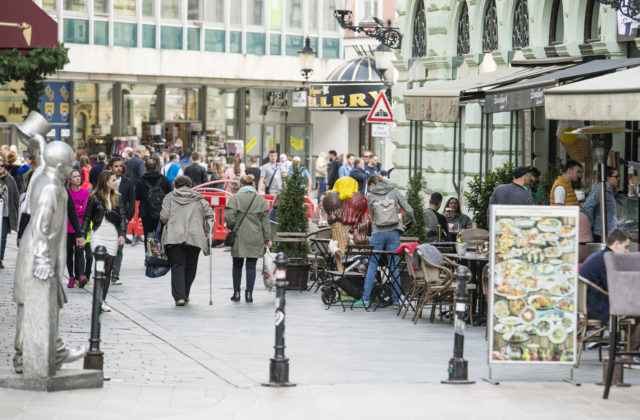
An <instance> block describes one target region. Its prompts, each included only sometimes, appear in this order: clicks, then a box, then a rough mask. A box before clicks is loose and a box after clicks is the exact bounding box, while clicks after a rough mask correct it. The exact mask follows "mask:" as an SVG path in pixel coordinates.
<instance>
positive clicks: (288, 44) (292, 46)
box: [284, 35, 303, 57]
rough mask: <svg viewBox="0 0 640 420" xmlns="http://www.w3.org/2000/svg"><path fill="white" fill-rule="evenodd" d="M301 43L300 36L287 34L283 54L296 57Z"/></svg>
mask: <svg viewBox="0 0 640 420" xmlns="http://www.w3.org/2000/svg"><path fill="white" fill-rule="evenodd" d="M302 43H303V40H302V37H301V36H296V35H287V36H286V40H285V44H284V53H285V55H290V56H293V57H296V56H297V55H298V51H300V50H301V49H302Z"/></svg>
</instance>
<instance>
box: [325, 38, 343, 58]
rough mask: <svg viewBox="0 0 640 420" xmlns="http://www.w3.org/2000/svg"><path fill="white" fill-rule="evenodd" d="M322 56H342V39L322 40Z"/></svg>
mask: <svg viewBox="0 0 640 420" xmlns="http://www.w3.org/2000/svg"><path fill="white" fill-rule="evenodd" d="M322 58H340V40H339V39H337V38H324V39H323V40H322Z"/></svg>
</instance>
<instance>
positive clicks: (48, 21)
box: [0, 0, 58, 53]
mask: <svg viewBox="0 0 640 420" xmlns="http://www.w3.org/2000/svg"><path fill="white" fill-rule="evenodd" d="M0 10H2V13H1V14H0V53H1V52H2V51H3V50H5V49H13V48H18V49H32V48H37V47H47V48H54V47H55V46H56V45H57V43H58V24H57V23H56V21H55V20H53V19H52V18H51V17H50V16H49V15H48V14H47V13H46V12H45V11H44V10H42V9H41V8H40V7H38V5H37V4H35V2H33V1H15V0H0Z"/></svg>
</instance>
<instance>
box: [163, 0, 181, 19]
mask: <svg viewBox="0 0 640 420" xmlns="http://www.w3.org/2000/svg"><path fill="white" fill-rule="evenodd" d="M180 3H181V1H180V0H162V2H161V5H160V11H161V14H162V17H163V18H165V19H180V16H181V13H180Z"/></svg>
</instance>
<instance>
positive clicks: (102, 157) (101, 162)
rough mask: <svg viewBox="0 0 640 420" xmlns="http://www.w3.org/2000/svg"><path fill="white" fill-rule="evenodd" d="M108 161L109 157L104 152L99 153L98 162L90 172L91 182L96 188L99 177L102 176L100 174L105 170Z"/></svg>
mask: <svg viewBox="0 0 640 420" xmlns="http://www.w3.org/2000/svg"><path fill="white" fill-rule="evenodd" d="M106 160H107V155H106V154H105V153H103V152H100V153H98V162H97V163H96V164H95V165H93V166H92V167H91V170H90V171H89V182H90V183H91V185H93V186H94V187H95V186H96V185H98V177H99V176H100V172H102V171H103V170H104V167H105V165H106V164H107V163H106Z"/></svg>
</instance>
